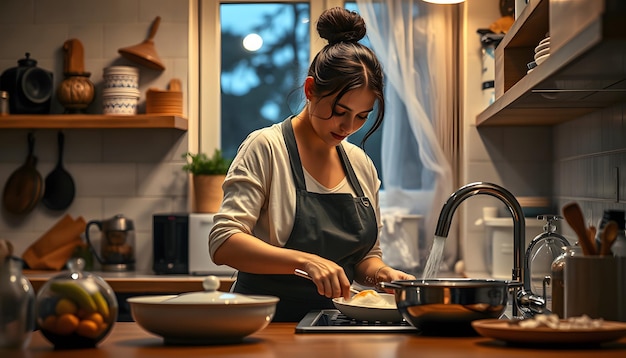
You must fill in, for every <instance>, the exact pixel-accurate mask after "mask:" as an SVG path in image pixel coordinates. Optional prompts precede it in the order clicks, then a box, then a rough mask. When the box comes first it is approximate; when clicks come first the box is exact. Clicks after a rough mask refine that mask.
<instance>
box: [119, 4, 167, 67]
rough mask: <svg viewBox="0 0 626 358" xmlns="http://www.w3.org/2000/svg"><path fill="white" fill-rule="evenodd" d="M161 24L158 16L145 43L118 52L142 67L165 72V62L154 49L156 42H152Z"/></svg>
mask: <svg viewBox="0 0 626 358" xmlns="http://www.w3.org/2000/svg"><path fill="white" fill-rule="evenodd" d="M160 23H161V17H160V16H157V17H156V18H155V19H154V21H153V22H152V27H151V28H150V35H149V36H148V38H147V39H146V40H145V41H144V42H142V43H140V44H138V45H135V46H129V47H124V48H121V49H119V50H117V52H119V53H120V55H122V56H123V57H124V58H126V59H128V60H131V61H133V62H136V63H138V64H140V65H143V66H146V67H148V68H151V69H153V70H159V71H163V70H164V69H165V66H164V65H163V62H161V59H160V58H159V55H158V54H157V52H156V49H155V48H154V41H153V40H152V39H153V38H154V35H156V32H157V30H158V28H159V24H160Z"/></svg>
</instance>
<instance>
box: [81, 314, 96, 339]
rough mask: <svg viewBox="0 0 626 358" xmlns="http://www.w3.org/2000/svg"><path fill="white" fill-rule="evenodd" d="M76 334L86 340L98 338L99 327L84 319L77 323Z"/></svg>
mask: <svg viewBox="0 0 626 358" xmlns="http://www.w3.org/2000/svg"><path fill="white" fill-rule="evenodd" d="M76 333H78V334H79V335H81V336H83V337H87V338H94V339H95V338H98V335H99V334H100V329H99V325H98V324H97V323H96V322H94V321H92V320H90V319H84V320H82V321H80V322H79V323H78V327H77V328H76Z"/></svg>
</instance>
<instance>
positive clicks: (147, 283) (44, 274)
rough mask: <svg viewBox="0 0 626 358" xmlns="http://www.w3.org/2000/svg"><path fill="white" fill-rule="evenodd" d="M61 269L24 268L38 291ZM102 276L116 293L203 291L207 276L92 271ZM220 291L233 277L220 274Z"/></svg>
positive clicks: (225, 288)
mask: <svg viewBox="0 0 626 358" xmlns="http://www.w3.org/2000/svg"><path fill="white" fill-rule="evenodd" d="M59 273H60V272H59V271H44V270H24V275H25V276H26V277H27V278H28V280H29V281H30V283H31V284H32V285H33V288H34V289H35V292H37V291H38V290H39V289H40V288H41V286H43V284H44V283H46V282H47V281H48V280H49V279H50V278H51V277H54V276H56V275H58V274H59ZM92 273H93V274H95V275H98V276H100V277H102V278H103V279H104V280H105V281H106V282H107V283H108V284H109V285H110V286H111V288H112V289H113V291H114V292H116V293H138V292H140V293H181V292H193V291H202V290H203V288H202V281H203V280H204V278H205V276H192V275H155V274H151V273H142V272H134V271H132V272H96V271H93V272H92ZM219 278H220V288H219V290H220V291H229V290H230V286H231V285H232V283H233V282H234V279H233V278H232V277H222V276H220V277H219Z"/></svg>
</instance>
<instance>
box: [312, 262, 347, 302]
mask: <svg viewBox="0 0 626 358" xmlns="http://www.w3.org/2000/svg"><path fill="white" fill-rule="evenodd" d="M311 256H312V257H311V258H310V260H309V261H308V262H306V263H305V264H304V267H303V269H304V270H305V271H306V272H307V273H308V274H309V278H310V279H311V280H312V281H313V283H315V286H317V292H318V293H319V294H320V295H322V296H326V297H328V298H336V297H343V298H344V299H349V298H350V281H348V277H347V276H346V273H345V272H344V270H343V268H342V267H341V266H339V265H337V264H336V263H334V262H333V261H330V260H327V259H324V258H322V257H319V256H315V255H311Z"/></svg>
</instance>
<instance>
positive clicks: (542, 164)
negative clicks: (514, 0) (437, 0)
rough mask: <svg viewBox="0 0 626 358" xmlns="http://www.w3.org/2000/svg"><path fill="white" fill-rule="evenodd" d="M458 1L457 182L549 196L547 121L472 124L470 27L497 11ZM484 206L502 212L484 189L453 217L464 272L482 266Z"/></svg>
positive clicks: (476, 55) (474, 83)
mask: <svg viewBox="0 0 626 358" xmlns="http://www.w3.org/2000/svg"><path fill="white" fill-rule="evenodd" d="M463 7H464V20H465V28H464V34H463V39H464V48H463V49H462V51H461V53H462V54H463V57H464V58H463V65H464V68H463V72H464V74H465V77H464V88H463V89H462V91H463V92H462V95H461V98H462V99H463V102H464V108H463V144H462V148H463V153H462V163H461V171H462V173H461V176H460V177H461V178H462V179H461V182H462V183H461V185H464V184H467V183H471V182H475V181H487V182H492V183H495V184H499V185H501V186H503V187H505V188H506V189H507V190H509V191H510V192H511V193H512V194H513V195H515V196H517V197H520V196H551V193H552V162H551V158H552V142H551V133H552V129H551V128H550V127H490V128H480V129H477V127H476V125H475V123H476V116H477V115H478V114H479V113H480V112H481V111H482V110H484V109H485V104H484V100H483V96H482V91H481V83H482V78H481V70H482V55H481V44H480V41H479V40H480V35H479V34H478V33H477V32H476V31H477V30H478V29H485V28H489V25H491V24H492V23H493V22H495V21H496V20H497V19H499V18H500V17H501V14H500V10H499V2H498V1H497V0H471V1H466V2H465V3H464V5H463ZM484 206H497V207H499V208H500V216H507V215H508V214H507V213H506V211H505V209H504V206H503V205H502V204H501V202H500V201H499V200H497V199H495V198H493V197H490V196H485V195H482V196H476V197H473V198H470V199H468V200H467V201H466V202H465V203H463V204H462V205H461V207H460V208H459V209H460V210H461V215H460V216H459V218H458V219H456V220H460V239H461V240H460V241H461V246H462V249H461V250H462V251H461V255H462V257H463V258H464V259H465V266H466V271H467V272H470V273H477V272H478V273H482V272H485V271H486V269H487V268H486V266H485V260H484V256H483V247H484V245H485V242H484V239H485V237H486V234H485V229H484V227H483V226H477V225H475V223H476V221H477V220H478V219H480V218H481V217H482V208H483V207H484ZM527 220H529V219H527ZM531 220H532V219H531ZM511 233H512V230H511ZM511 266H512V262H511Z"/></svg>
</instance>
